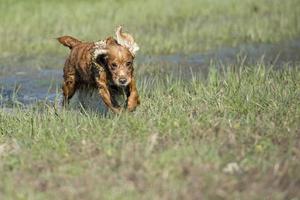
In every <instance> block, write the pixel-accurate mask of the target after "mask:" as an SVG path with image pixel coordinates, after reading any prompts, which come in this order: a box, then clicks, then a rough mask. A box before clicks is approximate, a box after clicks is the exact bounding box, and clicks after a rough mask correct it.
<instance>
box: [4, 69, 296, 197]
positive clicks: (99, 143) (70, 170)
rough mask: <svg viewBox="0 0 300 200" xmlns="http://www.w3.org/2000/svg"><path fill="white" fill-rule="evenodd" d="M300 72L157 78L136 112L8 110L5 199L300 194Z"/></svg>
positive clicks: (144, 89)
mask: <svg viewBox="0 0 300 200" xmlns="http://www.w3.org/2000/svg"><path fill="white" fill-rule="evenodd" d="M299 69H300V68H299V66H297V67H294V68H290V67H288V65H287V66H283V67H282V69H281V70H274V69H272V67H266V66H264V65H263V64H257V65H256V66H243V65H235V66H231V67H230V66H228V67H227V68H224V70H221V71H217V70H214V67H213V66H212V67H211V70H210V73H209V75H208V77H207V78H206V79H203V78H199V79H198V78H197V77H198V76H197V75H195V76H194V78H193V80H192V81H190V82H186V81H184V80H182V79H178V78H174V76H172V75H169V76H167V77H166V78H164V79H162V78H161V77H160V76H161V75H158V74H152V75H151V76H149V77H150V78H148V79H143V80H142V81H140V82H139V83H140V85H139V88H140V93H141V97H142V104H141V106H140V107H139V109H138V110H137V111H136V112H134V113H132V114H129V113H123V114H122V115H111V116H108V117H101V116H99V115H96V114H95V113H81V112H79V111H55V110H53V108H51V107H47V106H46V105H45V107H44V108H43V109H40V108H39V109H37V108H35V107H34V106H33V107H32V108H29V109H25V110H24V109H18V108H15V109H13V110H12V111H11V112H10V113H7V112H6V111H4V110H0V131H1V137H0V141H1V142H0V144H1V145H0V157H1V163H0V179H1V182H0V198H1V197H2V198H3V199H83V198H84V199H99V198H100V199H183V198H184V199H298V197H299V195H300V193H299V190H298V188H299V186H300V174H299V167H300V151H299V147H300V146H299V145H300V140H299V139H300V138H299V130H300V129H299V128H300V127H299V124H300V108H299V102H300V71H299Z"/></svg>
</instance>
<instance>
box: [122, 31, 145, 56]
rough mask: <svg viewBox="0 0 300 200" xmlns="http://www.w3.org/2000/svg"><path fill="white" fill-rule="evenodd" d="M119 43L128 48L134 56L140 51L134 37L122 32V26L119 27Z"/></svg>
mask: <svg viewBox="0 0 300 200" xmlns="http://www.w3.org/2000/svg"><path fill="white" fill-rule="evenodd" d="M116 36H117V42H118V43H119V44H120V45H122V46H124V47H126V48H128V49H129V51H130V52H131V54H132V55H133V56H135V53H136V52H137V51H138V50H139V49H140V48H139V46H138V45H137V43H135V42H134V39H133V37H132V36H131V35H130V34H129V33H123V32H122V26H119V27H118V28H117V31H116Z"/></svg>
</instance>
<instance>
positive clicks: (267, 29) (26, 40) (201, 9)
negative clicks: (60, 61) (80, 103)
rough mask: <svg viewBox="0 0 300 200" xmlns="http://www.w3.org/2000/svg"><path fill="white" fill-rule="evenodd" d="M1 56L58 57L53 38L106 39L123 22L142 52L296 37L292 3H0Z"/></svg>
mask: <svg viewBox="0 0 300 200" xmlns="http://www.w3.org/2000/svg"><path fill="white" fill-rule="evenodd" d="M0 13H1V14H0V18H1V26H0V44H1V45H0V52H1V54H2V56H4V55H6V56H10V55H12V56H13V55H16V54H17V55H27V56H28V55H29V56H30V55H31V56H32V55H34V56H37V55H43V54H51V55H52V54H54V55H57V54H61V53H62V52H65V51H64V50H63V48H58V46H59V45H58V44H57V42H56V41H55V40H54V38H56V37H58V36H61V35H65V34H69V35H73V36H76V37H78V38H80V39H83V40H92V41H93V40H99V39H103V38H104V37H106V36H108V35H112V34H113V33H114V31H115V27H116V26H117V25H119V24H123V25H124V26H125V28H126V30H128V31H129V32H131V33H133V35H134V36H135V37H136V40H137V41H138V43H139V44H140V46H141V51H142V53H145V54H154V53H156V54H157V53H164V54H167V53H174V52H176V53H183V54H187V53H190V52H199V51H205V50H209V49H213V48H216V47H220V46H224V45H227V46H236V45H237V44H240V43H249V42H278V41H280V40H288V39H291V38H294V37H296V36H299V34H300V20H299V13H300V6H299V1H298V0H285V1H284V3H282V0H224V1H223V0H222V1H221V0H188V1H185V2H184V3H183V2H182V1H180V0H164V1H158V0H154V1H153V0H152V1H149V0H148V1H137V0H128V1H125V0H119V1H96V0H95V1H71V0H69V1H66V0H65V1H61V0H60V1H58V0H52V1H41V0H30V1H19V0H9V1H7V0H0Z"/></svg>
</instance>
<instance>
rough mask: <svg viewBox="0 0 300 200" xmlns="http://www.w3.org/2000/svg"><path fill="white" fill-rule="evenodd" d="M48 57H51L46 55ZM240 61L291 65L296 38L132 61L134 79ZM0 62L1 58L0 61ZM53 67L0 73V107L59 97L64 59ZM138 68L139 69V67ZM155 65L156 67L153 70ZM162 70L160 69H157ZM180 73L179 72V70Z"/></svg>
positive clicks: (298, 54) (297, 49) (297, 50)
mask: <svg viewBox="0 0 300 200" xmlns="http://www.w3.org/2000/svg"><path fill="white" fill-rule="evenodd" d="M48 59H51V58H48ZM241 60H242V61H243V63H244V64H256V63H257V62H258V61H260V62H261V61H262V62H264V63H266V64H267V65H268V64H270V65H272V66H275V67H276V66H277V67H280V66H283V64H284V63H288V64H289V65H290V66H295V65H298V64H299V63H300V39H299V40H293V41H289V42H283V43H280V44H250V45H240V46H239V47H236V48H219V49H217V50H215V51H211V52H206V53H201V54H195V53H194V54H173V55H151V56H143V55H139V56H138V58H137V61H136V66H138V67H137V68H138V69H137V74H138V79H140V80H141V79H143V78H144V77H146V76H149V73H151V70H147V68H149V67H150V68H152V72H153V71H155V70H159V71H160V72H163V73H164V72H165V73H166V74H170V72H172V74H173V75H174V76H176V75H178V76H181V78H182V76H183V77H186V78H187V80H188V79H189V78H188V77H190V76H191V75H192V73H193V75H197V74H202V75H203V74H207V72H208V70H209V66H210V63H212V62H214V63H215V64H216V65H217V66H218V65H219V66H221V65H222V66H228V65H234V64H237V63H238V62H241ZM0 63H1V61H0ZM58 63H59V65H60V67H59V66H57V68H56V69H39V70H37V69H36V68H30V66H26V67H24V68H23V67H19V66H21V65H22V63H19V64H18V67H16V68H15V69H11V71H13V72H14V73H13V74H11V75H4V74H2V75H1V76H0V107H11V106H14V105H16V104H17V105H21V106H27V105H31V104H33V103H37V102H39V101H42V102H45V101H47V102H53V101H55V100H58V101H59V99H61V94H60V93H61V91H60V85H61V82H62V79H63V78H62V71H63V70H62V68H63V63H64V60H63V59H60V60H59V62H58ZM139 67H140V68H139ZM156 68H157V69H156ZM161 69H164V70H161ZM179 72H180V73H179Z"/></svg>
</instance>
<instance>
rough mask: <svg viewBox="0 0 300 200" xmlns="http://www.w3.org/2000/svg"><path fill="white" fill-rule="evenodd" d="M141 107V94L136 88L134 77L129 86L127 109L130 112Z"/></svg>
mask: <svg viewBox="0 0 300 200" xmlns="http://www.w3.org/2000/svg"><path fill="white" fill-rule="evenodd" d="M138 105H140V99H139V94H138V91H137V88H136V83H135V79H134V77H132V80H131V82H130V84H129V96H128V98H127V109H128V110H129V111H134V110H135V108H136V107H137V106H138Z"/></svg>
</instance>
